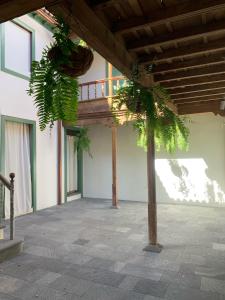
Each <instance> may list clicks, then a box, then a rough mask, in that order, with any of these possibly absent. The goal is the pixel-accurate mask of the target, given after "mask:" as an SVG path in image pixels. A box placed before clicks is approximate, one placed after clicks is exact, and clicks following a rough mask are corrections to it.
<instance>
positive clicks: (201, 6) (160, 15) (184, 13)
mask: <svg viewBox="0 0 225 300" xmlns="http://www.w3.org/2000/svg"><path fill="white" fill-rule="evenodd" d="M222 8H225V3H224V1H223V0H213V1H212V0H198V1H187V2H185V3H181V4H178V5H174V6H171V7H166V8H163V9H159V10H157V11H154V12H151V14H150V16H146V17H134V18H129V19H128V20H122V21H120V22H117V23H116V24H114V26H113V31H114V32H117V33H125V32H129V31H132V30H136V29H141V28H144V27H145V26H148V25H149V26H156V25H160V24H163V23H166V22H171V21H178V20H181V19H184V18H190V17H192V16H196V15H200V14H203V13H208V12H211V11H212V9H222Z"/></svg>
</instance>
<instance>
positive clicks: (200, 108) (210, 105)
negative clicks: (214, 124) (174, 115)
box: [178, 100, 224, 115]
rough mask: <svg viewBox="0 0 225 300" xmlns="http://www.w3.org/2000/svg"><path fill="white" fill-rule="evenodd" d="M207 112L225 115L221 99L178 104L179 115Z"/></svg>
mask: <svg viewBox="0 0 225 300" xmlns="http://www.w3.org/2000/svg"><path fill="white" fill-rule="evenodd" d="M207 112H212V113H214V114H220V115H224V111H221V110H220V101H219V100H216V101H208V102H201V103H185V104H181V105H178V113H179V115H188V114H196V113H207Z"/></svg>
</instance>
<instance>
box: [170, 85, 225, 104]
mask: <svg viewBox="0 0 225 300" xmlns="http://www.w3.org/2000/svg"><path fill="white" fill-rule="evenodd" d="M212 95H213V96H215V95H225V87H224V88H220V89H217V90H210V91H200V92H193V93H188V94H178V95H174V96H172V97H171V98H172V100H173V101H174V100H182V99H189V98H198V97H205V96H212Z"/></svg>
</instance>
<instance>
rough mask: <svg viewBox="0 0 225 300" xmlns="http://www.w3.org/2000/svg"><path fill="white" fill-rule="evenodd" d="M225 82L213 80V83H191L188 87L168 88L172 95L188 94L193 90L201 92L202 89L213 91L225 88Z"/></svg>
mask: <svg viewBox="0 0 225 300" xmlns="http://www.w3.org/2000/svg"><path fill="white" fill-rule="evenodd" d="M224 87H225V82H223V81H222V82H213V83H206V84H201V85H193V86H191V85H189V86H186V87H177V88H173V89H168V91H169V92H170V95H171V96H173V95H178V94H188V93H193V92H200V91H213V90H216V89H219V88H224Z"/></svg>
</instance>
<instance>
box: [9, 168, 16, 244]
mask: <svg viewBox="0 0 225 300" xmlns="http://www.w3.org/2000/svg"><path fill="white" fill-rule="evenodd" d="M9 177H10V240H13V239H14V178H15V174H14V173H10V174H9Z"/></svg>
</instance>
